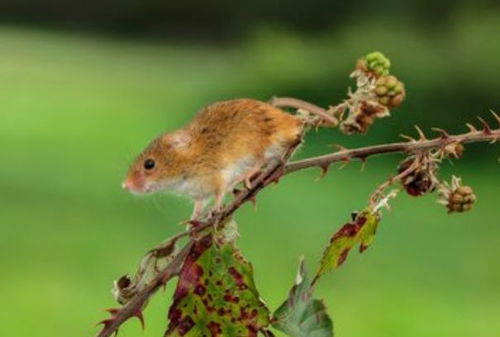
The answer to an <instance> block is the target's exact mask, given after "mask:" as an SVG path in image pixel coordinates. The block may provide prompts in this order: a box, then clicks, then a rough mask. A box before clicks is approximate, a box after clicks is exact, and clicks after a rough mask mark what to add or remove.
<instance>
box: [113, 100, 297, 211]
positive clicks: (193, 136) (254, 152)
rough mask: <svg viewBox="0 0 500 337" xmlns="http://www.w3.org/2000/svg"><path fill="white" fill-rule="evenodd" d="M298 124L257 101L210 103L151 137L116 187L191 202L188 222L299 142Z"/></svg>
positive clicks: (216, 205) (219, 204)
mask: <svg viewBox="0 0 500 337" xmlns="http://www.w3.org/2000/svg"><path fill="white" fill-rule="evenodd" d="M303 128H304V122H303V120H301V119H300V118H299V117H298V116H296V115H292V114H290V113H287V112H285V111H283V110H281V109H280V108H278V107H275V106H273V105H271V104H270V103H266V102H263V101H259V100H255V99H248V98H240V99H233V100H228V101H221V102H216V103H213V104H210V105H208V106H206V107H205V108H203V109H201V110H200V111H199V112H198V113H197V114H196V115H195V116H194V118H193V119H192V120H191V122H189V123H188V124H187V125H186V126H185V127H183V128H181V129H178V130H174V131H171V132H166V133H163V134H161V135H159V136H158V137H157V138H155V139H154V140H153V141H152V142H151V143H150V144H149V145H148V146H147V147H146V148H145V149H144V150H143V152H142V153H140V154H139V155H138V156H137V158H136V159H135V161H134V162H133V163H132V165H131V166H130V168H129V170H128V173H127V175H126V177H125V180H124V181H123V183H122V187H123V188H124V189H125V190H127V191H129V192H132V193H134V194H150V193H154V192H159V191H171V192H174V193H177V194H181V195H186V196H188V197H189V198H190V199H192V200H193V202H194V207H193V212H192V215H191V220H196V219H198V218H199V217H200V216H201V215H202V214H204V212H205V210H206V208H207V206H208V204H209V203H210V201H211V200H214V209H213V210H214V211H217V210H220V209H221V208H222V206H223V200H224V196H225V194H226V193H228V192H232V191H233V189H234V188H235V186H236V185H238V184H240V183H244V184H245V186H246V187H248V188H249V186H250V184H251V180H250V179H251V178H252V177H253V176H254V175H256V174H257V173H258V172H260V171H261V170H263V169H265V168H266V167H268V166H269V165H271V164H273V163H276V161H280V160H282V159H283V156H284V155H285V153H286V152H287V151H288V150H289V149H290V148H291V147H292V146H294V145H296V144H297V142H298V141H300V138H301V135H302V132H303Z"/></svg>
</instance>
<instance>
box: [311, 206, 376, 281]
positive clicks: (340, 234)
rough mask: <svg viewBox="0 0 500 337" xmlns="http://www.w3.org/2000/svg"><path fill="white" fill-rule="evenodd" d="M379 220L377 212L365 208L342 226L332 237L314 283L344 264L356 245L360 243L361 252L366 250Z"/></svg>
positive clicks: (373, 237) (373, 236)
mask: <svg viewBox="0 0 500 337" xmlns="http://www.w3.org/2000/svg"><path fill="white" fill-rule="evenodd" d="M379 221H380V217H379V215H378V214H377V213H373V212H372V211H371V210H370V209H365V210H363V211H362V212H359V213H357V214H355V215H354V216H353V220H352V221H351V222H349V223H347V224H345V225H344V226H342V228H340V229H339V230H338V231H337V233H335V234H334V235H333V236H332V238H331V239H330V243H329V245H328V246H327V247H326V249H325V252H324V253H323V258H322V259H321V263H320V267H319V270H318V272H317V273H316V277H315V279H314V281H313V283H314V282H315V281H316V280H317V279H318V278H319V277H321V276H322V275H323V274H325V273H326V272H328V271H331V270H335V269H337V268H338V267H339V266H340V265H342V263H344V261H345V259H346V258H347V255H348V254H349V252H350V250H351V249H352V247H354V246H355V245H357V244H359V251H360V252H363V251H365V250H366V249H367V248H368V247H369V246H370V244H371V243H372V242H373V240H374V239H375V234H376V231H377V227H378V223H379Z"/></svg>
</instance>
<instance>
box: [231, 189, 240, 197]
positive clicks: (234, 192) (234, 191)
mask: <svg viewBox="0 0 500 337" xmlns="http://www.w3.org/2000/svg"><path fill="white" fill-rule="evenodd" d="M240 192H241V190H240V189H237V188H235V189H233V195H234V196H237V195H238V194H240Z"/></svg>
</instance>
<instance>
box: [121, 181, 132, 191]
mask: <svg viewBox="0 0 500 337" xmlns="http://www.w3.org/2000/svg"><path fill="white" fill-rule="evenodd" d="M122 188H123V189H124V190H126V191H130V190H132V189H134V183H133V182H132V180H130V179H125V181H124V182H123V183H122Z"/></svg>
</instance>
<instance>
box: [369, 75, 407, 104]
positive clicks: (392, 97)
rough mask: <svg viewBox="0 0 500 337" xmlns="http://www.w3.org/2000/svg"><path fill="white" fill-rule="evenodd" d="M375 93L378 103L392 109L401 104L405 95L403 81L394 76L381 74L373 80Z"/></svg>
mask: <svg viewBox="0 0 500 337" xmlns="http://www.w3.org/2000/svg"><path fill="white" fill-rule="evenodd" d="M375 94H376V95H377V99H378V101H379V102H380V104H383V105H385V106H386V107H388V108H390V109H393V108H396V107H398V106H399V105H401V103H402V102H403V100H404V99H405V97H406V92H405V87H404V84H403V82H401V81H400V80H398V78H397V77H396V76H392V75H390V76H382V77H380V78H379V79H377V81H376V82H375Z"/></svg>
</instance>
